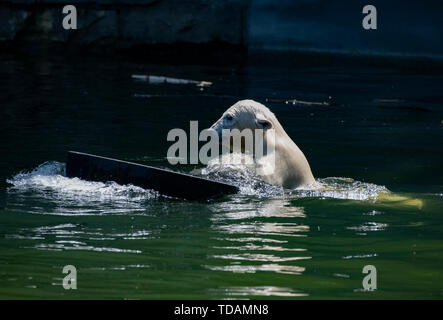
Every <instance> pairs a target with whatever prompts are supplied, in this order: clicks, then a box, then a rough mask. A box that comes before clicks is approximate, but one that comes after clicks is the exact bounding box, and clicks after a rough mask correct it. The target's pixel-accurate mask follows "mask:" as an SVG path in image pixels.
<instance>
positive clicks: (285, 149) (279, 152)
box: [211, 100, 316, 189]
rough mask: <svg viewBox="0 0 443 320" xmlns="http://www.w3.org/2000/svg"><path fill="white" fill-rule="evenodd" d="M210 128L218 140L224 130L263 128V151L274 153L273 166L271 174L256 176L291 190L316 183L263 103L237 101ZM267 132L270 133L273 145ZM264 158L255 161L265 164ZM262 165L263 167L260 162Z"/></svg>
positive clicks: (295, 146)
mask: <svg viewBox="0 0 443 320" xmlns="http://www.w3.org/2000/svg"><path fill="white" fill-rule="evenodd" d="M211 129H213V130H215V131H216V132H217V134H218V136H219V138H220V139H221V137H222V134H223V131H222V130H224V129H227V130H233V129H238V130H240V131H241V130H243V129H251V130H255V129H262V130H263V132H264V135H263V144H264V149H265V153H266V150H273V152H274V154H273V161H275V163H273V170H272V171H269V170H268V171H262V172H263V173H262V174H260V173H258V175H259V176H260V177H261V178H262V179H263V180H264V181H266V182H268V183H270V184H272V185H276V186H282V187H284V188H291V189H293V188H298V187H302V186H308V185H314V184H315V183H316V182H315V179H314V176H313V175H312V172H311V168H310V166H309V163H308V161H307V160H306V157H305V155H304V154H303V152H302V151H301V150H300V149H299V148H298V147H297V145H296V144H295V143H294V141H292V139H291V138H290V137H289V136H288V134H287V133H286V132H285V130H284V129H283V127H282V125H281V124H280V122H278V120H277V118H276V117H275V115H274V114H273V113H272V112H271V111H270V110H269V109H268V108H267V107H266V106H264V105H263V104H261V103H258V102H256V101H254V100H241V101H238V102H237V103H235V104H234V105H233V106H231V107H230V108H229V109H228V110H226V111H225V112H224V113H223V115H222V117H221V118H220V119H219V120H217V121H216V122H215V123H214V124H213V125H212V126H211ZM269 129H274V130H269ZM268 131H269V133H271V132H272V133H273V137H272V142H271V139H269V135H268V134H267V132H268ZM271 143H272V148H270V146H271ZM266 159H267V158H266V154H265V157H262V158H261V159H256V160H257V161H262V162H263V161H267V160H266ZM261 165H262V166H263V163H261ZM264 165H266V164H264Z"/></svg>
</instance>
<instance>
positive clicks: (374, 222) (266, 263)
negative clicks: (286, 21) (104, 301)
mask: <svg viewBox="0 0 443 320" xmlns="http://www.w3.org/2000/svg"><path fill="white" fill-rule="evenodd" d="M0 63H1V69H0V71H1V73H2V74H1V77H0V88H1V89H0V99H1V106H2V107H1V109H0V117H1V119H2V126H1V128H0V150H1V154H2V160H1V161H0V178H1V181H0V298H62V299H66V298H130V299H176V298H183V299H193V298H206V299H219V298H222V299H254V298H285V299H286V298H289V299H299V298H303V299H306V298H315V299H317V298H363V299H366V298H367V299H372V298H382V299H383V298H389V299H391V298H413V299H421V298H441V297H442V295H443V277H442V276H443V275H442V271H441V270H443V269H442V267H443V255H442V252H443V236H442V234H443V216H442V211H441V208H442V203H443V182H442V173H441V159H443V150H442V148H441V146H442V145H443V143H442V142H443V139H442V133H443V131H442V127H443V125H442V122H441V121H442V120H443V111H442V102H443V99H442V96H441V95H440V91H441V87H442V83H443V82H442V80H443V78H442V76H441V75H438V74H420V73H416V72H415V73H410V72H409V73H408V72H404V71H403V72H400V71H399V70H395V69H389V68H386V69H372V70H368V69H361V68H360V69H356V68H350V67H349V68H344V67H341V68H332V67H329V68H326V67H324V68H318V67H316V68H315V67H306V68H294V69H283V68H268V67H251V66H249V67H248V66H242V67H238V68H221V67H204V66H170V65H159V66H154V65H149V64H145V63H137V62H127V63H124V62H117V61H112V60H99V61H97V60H96V59H94V58H91V59H88V60H75V63H73V64H69V63H66V62H65V61H64V60H54V59H51V60H48V59H41V58H34V59H32V60H29V59H25V58H15V57H10V56H2V59H1V62H0ZM133 75H146V76H147V77H141V78H140V77H138V78H134V77H133ZM149 75H155V76H156V77H157V78H155V79H158V77H159V76H161V77H165V78H166V79H192V80H193V81H196V82H192V81H191V82H189V83H184V82H183V81H172V80H171V81H160V82H159V81H157V82H148V81H142V80H143V79H144V78H146V79H150V78H149V77H148V76H149ZM162 79H163V78H162ZM202 81H204V82H205V83H211V85H205V86H201V85H198V84H199V83H201V82H202ZM244 98H253V99H256V100H258V101H260V102H262V103H264V104H266V105H267V106H268V107H270V108H271V110H272V111H273V112H274V113H275V114H276V116H277V118H278V119H279V120H280V122H281V123H282V125H283V127H284V128H285V129H286V131H287V132H288V134H289V135H290V136H291V137H292V138H293V139H294V141H295V142H296V143H297V144H298V146H299V147H300V148H301V149H302V150H303V152H304V153H305V155H306V156H307V158H308V160H309V162H310V164H311V168H312V170H313V173H314V175H315V176H316V178H317V182H318V186H317V187H316V188H311V189H306V188H305V189H297V190H283V189H282V188H279V187H275V186H270V185H268V184H266V183H264V182H263V181H260V180H259V179H258V178H257V177H255V176H254V175H253V174H252V173H251V172H249V171H248V170H247V169H246V168H242V167H235V168H234V167H229V166H228V167H217V166H209V167H208V168H205V169H204V170H203V175H204V176H206V177H208V178H211V179H216V180H220V181H226V182H230V183H233V184H236V185H238V186H239V187H240V192H239V193H238V194H236V195H231V196H227V197H225V198H222V199H219V200H215V201H209V202H205V201H202V202H190V201H183V200H179V199H172V198H168V197H165V196H163V195H160V194H158V193H156V192H154V191H151V190H143V189H141V188H139V187H136V186H130V185H129V186H121V185H118V184H116V183H113V182H108V183H100V182H88V181H83V180H80V179H77V178H67V177H65V173H64V170H65V164H64V163H65V157H66V151H68V150H78V151H83V152H89V153H94V154H98V155H104V156H110V157H115V158H119V159H124V160H128V161H135V162H139V163H143V164H148V165H153V166H157V167H163V168H171V169H173V170H177V171H181V172H189V171H191V170H192V169H194V168H195V166H192V165H187V166H180V167H175V166H171V165H169V164H168V162H167V160H166V152H167V148H168V146H169V144H168V143H167V141H166V134H167V132H168V131H169V130H170V129H172V128H177V127H178V128H183V129H185V130H186V131H187V130H188V128H189V121H190V120H199V127H200V129H203V128H205V127H208V126H210V125H211V124H212V123H213V122H214V121H215V120H216V119H218V118H219V117H220V115H221V113H222V112H223V111H224V110H225V109H226V108H227V107H229V106H230V105H232V104H233V103H234V102H236V101H237V100H239V99H244ZM368 264H371V265H374V266H375V267H376V268H377V274H378V282H377V285H378V289H377V290H376V291H374V292H364V291H363V290H362V280H363V277H364V275H363V274H362V269H363V267H364V266H365V265H368ZM65 265H74V266H76V267H77V273H78V289H77V290H64V289H63V287H62V279H63V277H64V276H65V275H64V274H63V273H62V269H63V267H64V266H65Z"/></svg>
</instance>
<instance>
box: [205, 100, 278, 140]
mask: <svg viewBox="0 0 443 320" xmlns="http://www.w3.org/2000/svg"><path fill="white" fill-rule="evenodd" d="M277 123H278V121H277V118H276V117H275V115H274V114H273V113H272V112H271V110H269V109H268V108H267V107H265V106H264V105H262V104H261V103H258V102H256V101H254V100H241V101H238V102H237V103H235V104H234V105H233V106H231V107H230V108H229V109H228V110H226V111H225V112H224V113H223V115H222V117H221V118H220V119H218V120H217V121H216V122H215V123H214V124H213V125H212V126H211V129H214V130H215V131H217V133H218V135H219V136H220V137H221V134H222V130H223V129H229V130H233V129H238V130H243V129H252V130H253V129H263V130H268V129H271V128H274V127H275V125H276V124H277Z"/></svg>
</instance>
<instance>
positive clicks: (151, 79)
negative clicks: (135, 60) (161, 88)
mask: <svg viewBox="0 0 443 320" xmlns="http://www.w3.org/2000/svg"><path fill="white" fill-rule="evenodd" d="M131 77H132V79H135V80H138V81H146V82H148V83H150V84H164V83H169V84H195V85H196V86H197V87H208V86H211V85H212V82H209V81H197V80H188V79H178V78H170V77H164V76H154V75H141V74H133V75H132V76H131Z"/></svg>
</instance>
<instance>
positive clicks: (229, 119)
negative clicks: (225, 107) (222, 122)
mask: <svg viewBox="0 0 443 320" xmlns="http://www.w3.org/2000/svg"><path fill="white" fill-rule="evenodd" d="M232 119H234V118H233V117H232V116H231V115H230V114H228V115H226V120H228V121H232Z"/></svg>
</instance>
